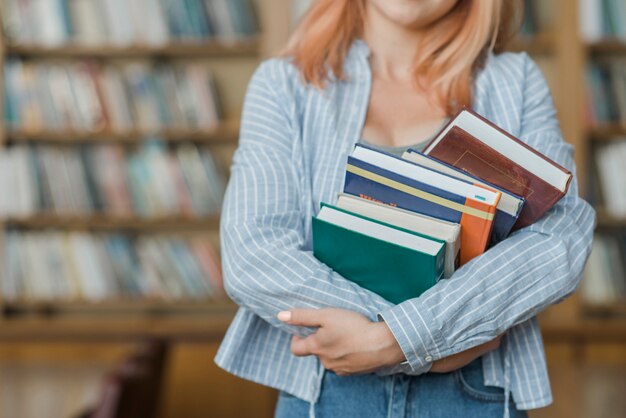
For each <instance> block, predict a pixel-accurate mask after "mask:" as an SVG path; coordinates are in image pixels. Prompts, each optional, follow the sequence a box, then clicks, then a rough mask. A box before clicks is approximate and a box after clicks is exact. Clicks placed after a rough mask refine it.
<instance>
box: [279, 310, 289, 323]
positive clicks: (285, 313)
mask: <svg viewBox="0 0 626 418" xmlns="http://www.w3.org/2000/svg"><path fill="white" fill-rule="evenodd" d="M277 317H278V319H280V320H281V321H283V322H288V321H290V320H291V312H289V311H280V312H278V315H277Z"/></svg>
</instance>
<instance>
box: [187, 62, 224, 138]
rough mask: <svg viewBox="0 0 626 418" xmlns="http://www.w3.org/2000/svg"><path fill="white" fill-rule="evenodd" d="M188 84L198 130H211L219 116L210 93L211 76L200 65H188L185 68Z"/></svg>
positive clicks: (215, 125) (216, 123)
mask: <svg viewBox="0 0 626 418" xmlns="http://www.w3.org/2000/svg"><path fill="white" fill-rule="evenodd" d="M186 74H187V79H188V82H189V84H190V85H191V86H192V89H191V93H192V94H191V96H192V99H193V103H194V108H195V109H196V115H197V117H196V119H197V121H198V128H199V129H205V130H211V129H214V128H216V127H217V125H218V123H219V115H218V112H217V106H216V104H215V100H214V97H213V94H212V92H211V83H212V80H211V74H210V73H209V70H208V69H207V68H206V67H204V66H202V65H201V64H190V65H188V66H187V67H186Z"/></svg>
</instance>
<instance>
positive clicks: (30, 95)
mask: <svg viewBox="0 0 626 418" xmlns="http://www.w3.org/2000/svg"><path fill="white" fill-rule="evenodd" d="M5 74H6V77H5V86H4V87H5V91H6V100H5V120H6V122H7V124H8V126H9V127H10V128H11V129H13V130H22V131H26V132H38V131H41V130H47V131H68V130H74V131H98V130H102V129H109V130H112V131H115V132H126V131H129V130H141V131H156V130H160V129H187V130H203V131H206V130H211V129H214V128H216V127H217V126H218V124H219V121H220V115H221V112H220V106H219V100H218V98H217V93H216V88H215V83H214V80H213V77H212V75H211V72H210V71H209V70H208V69H207V68H206V66H205V65H203V64H201V63H181V64H165V63H162V64H156V65H152V64H149V63H139V62H133V63H124V64H107V65H98V64H96V63H95V62H91V61H78V62H74V63H71V64H67V63H62V62H60V63H50V62H38V63H34V62H30V61H25V60H20V59H15V58H13V59H9V60H8V61H7V63H6V64H5Z"/></svg>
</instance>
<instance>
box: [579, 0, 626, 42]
mask: <svg viewBox="0 0 626 418" xmlns="http://www.w3.org/2000/svg"><path fill="white" fill-rule="evenodd" d="M578 4H579V8H580V9H579V12H578V16H579V21H580V33H581V36H582V38H583V40H585V41H586V42H590V43H592V42H598V41H601V40H603V39H619V40H622V41H626V2H624V0H578Z"/></svg>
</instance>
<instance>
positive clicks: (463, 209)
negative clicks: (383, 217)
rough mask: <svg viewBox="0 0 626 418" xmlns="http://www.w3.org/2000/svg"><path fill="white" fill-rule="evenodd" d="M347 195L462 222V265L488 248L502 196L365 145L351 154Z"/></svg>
mask: <svg viewBox="0 0 626 418" xmlns="http://www.w3.org/2000/svg"><path fill="white" fill-rule="evenodd" d="M344 193H348V194H351V195H355V196H360V197H363V198H366V199H372V200H375V201H379V202H381V203H385V204H388V205H392V206H397V207H399V208H401V209H406V210H409V211H413V212H417V213H421V214H424V215H428V216H432V217H435V218H438V219H443V220H446V221H450V222H455V223H458V224H460V225H461V254H460V264H461V265H463V264H465V263H467V262H468V261H470V260H471V259H472V258H474V257H476V256H478V255H480V254H482V253H483V252H484V251H485V249H486V248H487V244H488V243H489V241H490V238H491V231H492V226H493V220H494V217H495V213H496V206H497V204H498V202H499V200H500V196H501V195H502V194H501V193H500V192H499V191H497V190H493V189H488V188H485V187H484V186H481V185H478V184H473V183H471V182H469V181H465V180H459V179H457V178H454V177H452V176H449V175H446V174H442V173H439V172H437V171H435V170H431V169H429V168H426V167H422V166H420V165H417V164H415V163H412V162H410V161H407V160H404V159H402V158H399V157H396V156H394V155H391V154H388V153H385V152H381V151H378V150H375V149H374V148H370V147H367V146H362V145H357V146H356V147H355V149H354V151H353V152H352V154H351V155H350V156H349V157H348V164H347V167H346V177H345V183H344Z"/></svg>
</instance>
